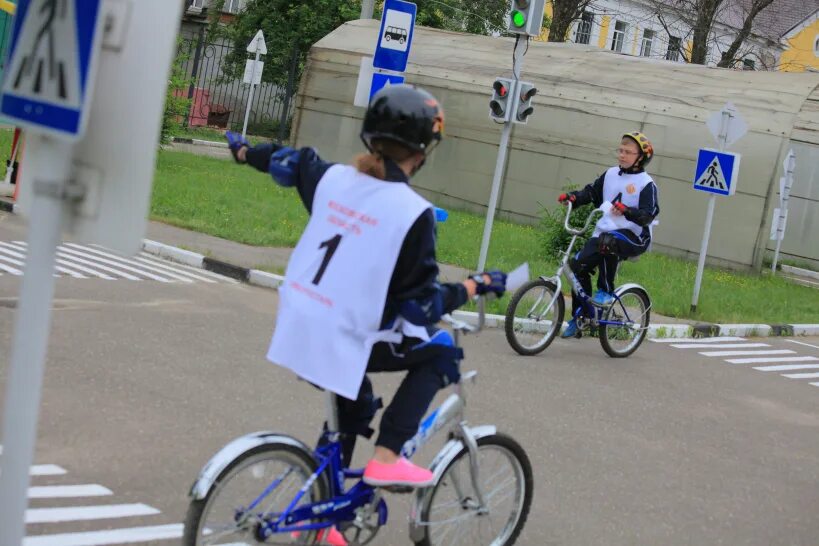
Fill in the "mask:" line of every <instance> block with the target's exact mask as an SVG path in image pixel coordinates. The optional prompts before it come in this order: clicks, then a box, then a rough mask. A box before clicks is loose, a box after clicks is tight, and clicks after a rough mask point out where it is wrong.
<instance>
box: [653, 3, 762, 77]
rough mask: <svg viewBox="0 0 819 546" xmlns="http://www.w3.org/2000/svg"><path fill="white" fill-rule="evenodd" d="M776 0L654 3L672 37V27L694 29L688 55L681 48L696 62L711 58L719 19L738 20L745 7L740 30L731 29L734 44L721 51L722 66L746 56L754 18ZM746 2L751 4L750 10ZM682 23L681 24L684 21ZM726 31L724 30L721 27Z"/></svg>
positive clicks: (683, 53)
mask: <svg viewBox="0 0 819 546" xmlns="http://www.w3.org/2000/svg"><path fill="white" fill-rule="evenodd" d="M773 1H774V0H651V5H652V8H653V10H654V13H655V15H656V16H657V18H658V20H659V21H660V24H661V25H662V26H663V28H664V29H665V30H666V33H667V34H668V36H669V37H671V36H672V35H673V31H672V28H673V27H679V26H684V27H687V28H689V29H691V30H690V32H689V33H688V36H690V38H691V51H690V52H689V54H688V57H685V52H683V51H680V53H681V54H682V55H683V57H684V58H685V60H686V61H687V62H690V63H692V64H706V63H707V62H708V49H709V46H711V45H713V44H715V43H717V44H718V43H719V42H717V40H716V38H717V36H716V34H717V28H716V27H717V23H718V22H719V23H722V26H724V25H725V21H734V20H736V19H737V17H736V14H737V13H741V12H743V11H744V18H743V20H742V21H743V23H742V27H741V28H740V29H739V31H738V32H736V34H735V31H733V30H731V31H729V32H730V35H732V36H733V39H732V41H731V45H730V46H729V47H728V49H726V50H725V51H723V52H721V54H720V61H719V63H718V66H721V67H731V66H734V65H735V64H736V63H737V61H738V60H739V59H741V58H742V57H744V56H745V55H744V54H745V53H746V52H745V51H741V48H742V47H743V44H744V43H745V41H746V40H747V39H748V37H749V36H750V34H751V30H752V27H753V22H754V19H755V18H756V16H757V15H759V13H760V12H761V11H762V10H763V9H765V8H766V7H768V6H769V5H771V4H772V3H773ZM745 6H749V7H748V8H747V11H745V10H746V7H745ZM680 24H681V25H680ZM720 32H722V31H720Z"/></svg>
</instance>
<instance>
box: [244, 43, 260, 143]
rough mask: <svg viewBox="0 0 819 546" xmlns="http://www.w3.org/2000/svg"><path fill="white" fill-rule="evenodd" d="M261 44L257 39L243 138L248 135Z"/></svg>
mask: <svg viewBox="0 0 819 546" xmlns="http://www.w3.org/2000/svg"><path fill="white" fill-rule="evenodd" d="M261 49H262V48H261V44H260V43H259V40H258V39H257V40H256V59H255V60H254V61H253V68H252V69H251V70H250V97H248V99H247V109H246V110H245V123H244V125H242V138H244V137H245V136H247V122H248V120H249V119H250V108H251V107H252V106H253V96H254V95H255V93H256V68H257V67H258V65H259V54H260V53H261Z"/></svg>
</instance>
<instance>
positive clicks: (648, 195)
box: [625, 182, 660, 226]
mask: <svg viewBox="0 0 819 546" xmlns="http://www.w3.org/2000/svg"><path fill="white" fill-rule="evenodd" d="M658 214H660V203H659V201H658V200H657V186H656V185H654V182H649V183H648V184H646V186H645V187H644V188H643V190H642V191H641V192H640V202H639V204H638V205H637V207H629V208H628V210H626V213H625V217H626V219H627V220H628V221H630V222H634V223H635V224H637V225H638V226H647V225H649V224H650V223H651V222H653V221H654V218H656V217H657V215H658Z"/></svg>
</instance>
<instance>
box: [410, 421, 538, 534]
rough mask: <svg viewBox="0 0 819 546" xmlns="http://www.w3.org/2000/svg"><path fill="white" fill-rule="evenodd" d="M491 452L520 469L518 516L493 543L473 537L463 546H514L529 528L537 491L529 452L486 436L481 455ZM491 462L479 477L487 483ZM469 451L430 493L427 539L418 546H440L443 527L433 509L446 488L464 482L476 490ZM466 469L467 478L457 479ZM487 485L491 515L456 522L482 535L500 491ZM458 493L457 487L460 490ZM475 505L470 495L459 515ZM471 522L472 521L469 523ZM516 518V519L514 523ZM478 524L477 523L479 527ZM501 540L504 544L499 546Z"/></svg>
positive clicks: (459, 505)
mask: <svg viewBox="0 0 819 546" xmlns="http://www.w3.org/2000/svg"><path fill="white" fill-rule="evenodd" d="M490 450H498V451H499V452H500V453H501V454H502V455H504V456H505V457H506V459H507V460H508V461H514V464H515V465H516V466H517V468H516V469H515V470H516V474H515V477H516V480H515V484H516V488H515V491H514V499H513V501H514V506H516V509H517V512H516V513H515V512H513V513H512V514H510V518H507V521H506V525H505V526H504V527H503V528H502V529H501V534H500V535H499V536H497V537H495V538H494V539H492V541H491V542H487V541H484V540H481V539H480V538H478V541H477V542H476V541H475V538H474V537H473V536H466V537H464V540H465V542H463V544H469V545H473V544H492V545H493V546H511V545H512V544H514V543H515V541H516V540H517V538H518V536H519V535H520V532H521V531H522V530H523V526H524V525H525V524H526V519H527V517H528V516H529V509H530V508H531V505H532V490H533V478H532V465H531V463H530V462H529V457H528V456H527V455H526V452H525V451H524V450H523V448H522V447H521V446H520V444H518V443H517V442H516V441H515V440H513V439H512V438H510V437H509V436H506V435H505V434H492V435H490V436H484V437H483V438H479V439H478V453H479V454H480V455H484V454H487V452H489V451H490ZM488 462H489V461H488V460H487V459H484V460H481V461H479V463H480V465H481V470H482V471H483V472H481V473H479V476H480V477H481V479H486V475H487V474H490V472H488V468H487V463H488ZM469 463H470V460H469V450H468V449H467V448H466V447H464V448H463V449H462V450H461V451H460V452H459V453H458V454H457V455H456V456H455V457H454V458H453V459H452V461H450V463H449V464H448V465H447V467H446V468H445V469H444V472H443V474H442V475H441V478H440V479H439V480H438V482H437V483H436V484H435V485H434V486H433V488H432V490H431V491H430V493H429V495H428V496H427V498H426V500H425V502H424V504H423V505H422V508H421V523H422V525H423V528H424V536H423V538H422V539H421V540H419V541H418V542H416V545H418V546H436V545H437V544H439V540H437V539H438V536H439V535H440V533H439V530H440V527H439V526H438V524H436V523H435V522H434V520H431V519H430V517H431V515H432V511H433V507H434V505H435V501H436V498H437V496H438V495H441V494H443V493H442V487H444V486H447V485H448V482H449V481H451V482H453V483H455V482H458V481H460V482H461V484H462V485H466V487H467V489H468V490H470V491H471V490H472V482H471V480H470V479H469V477H468V476H469V470H468V469H469ZM462 465H465V469H466V474H465V475H464V476H461V477H460V478H458V477H456V476H457V475H458V471H459V469H460V468H461V466H462ZM486 485H487V484H481V487H482V489H483V494H484V496H485V498H486V502H487V504H488V505H490V512H489V514H488V515H484V514H478V512H477V511H475V512H474V516H475V518H477V520H474V519H473V518H471V517H469V516H456V519H458V520H461V519H463V521H464V523H465V525H468V526H470V528H471V530H472V531H480V528H481V524H482V522H486V521H487V520H491V516H492V497H493V496H494V495H496V494H497V491H495V492H492V491H491V490H490V487H491V486H490V487H487V486H486ZM456 489H457V487H456ZM470 501H472V499H471V498H470V497H469V496H468V495H464V497H463V498H461V499H459V500H456V505H455V507H456V513H461V512H463V511H465V510H467V509H468V507H466V506H465V505H466V504H467V503H468V502H470ZM466 518H468V519H466ZM484 518H485V519H484ZM512 518H514V519H512ZM476 521H477V523H476ZM446 523H447V521H446V520H444V521H443V522H441V524H446ZM499 540H501V542H498V541H499ZM447 544H454V543H453V542H447Z"/></svg>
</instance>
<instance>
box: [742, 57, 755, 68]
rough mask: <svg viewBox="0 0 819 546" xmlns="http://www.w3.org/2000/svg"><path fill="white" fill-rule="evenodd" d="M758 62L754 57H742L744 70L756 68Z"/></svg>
mask: <svg viewBox="0 0 819 546" xmlns="http://www.w3.org/2000/svg"><path fill="white" fill-rule="evenodd" d="M755 67H756V63H755V62H754V60H753V59H742V70H755V69H756V68H755Z"/></svg>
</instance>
